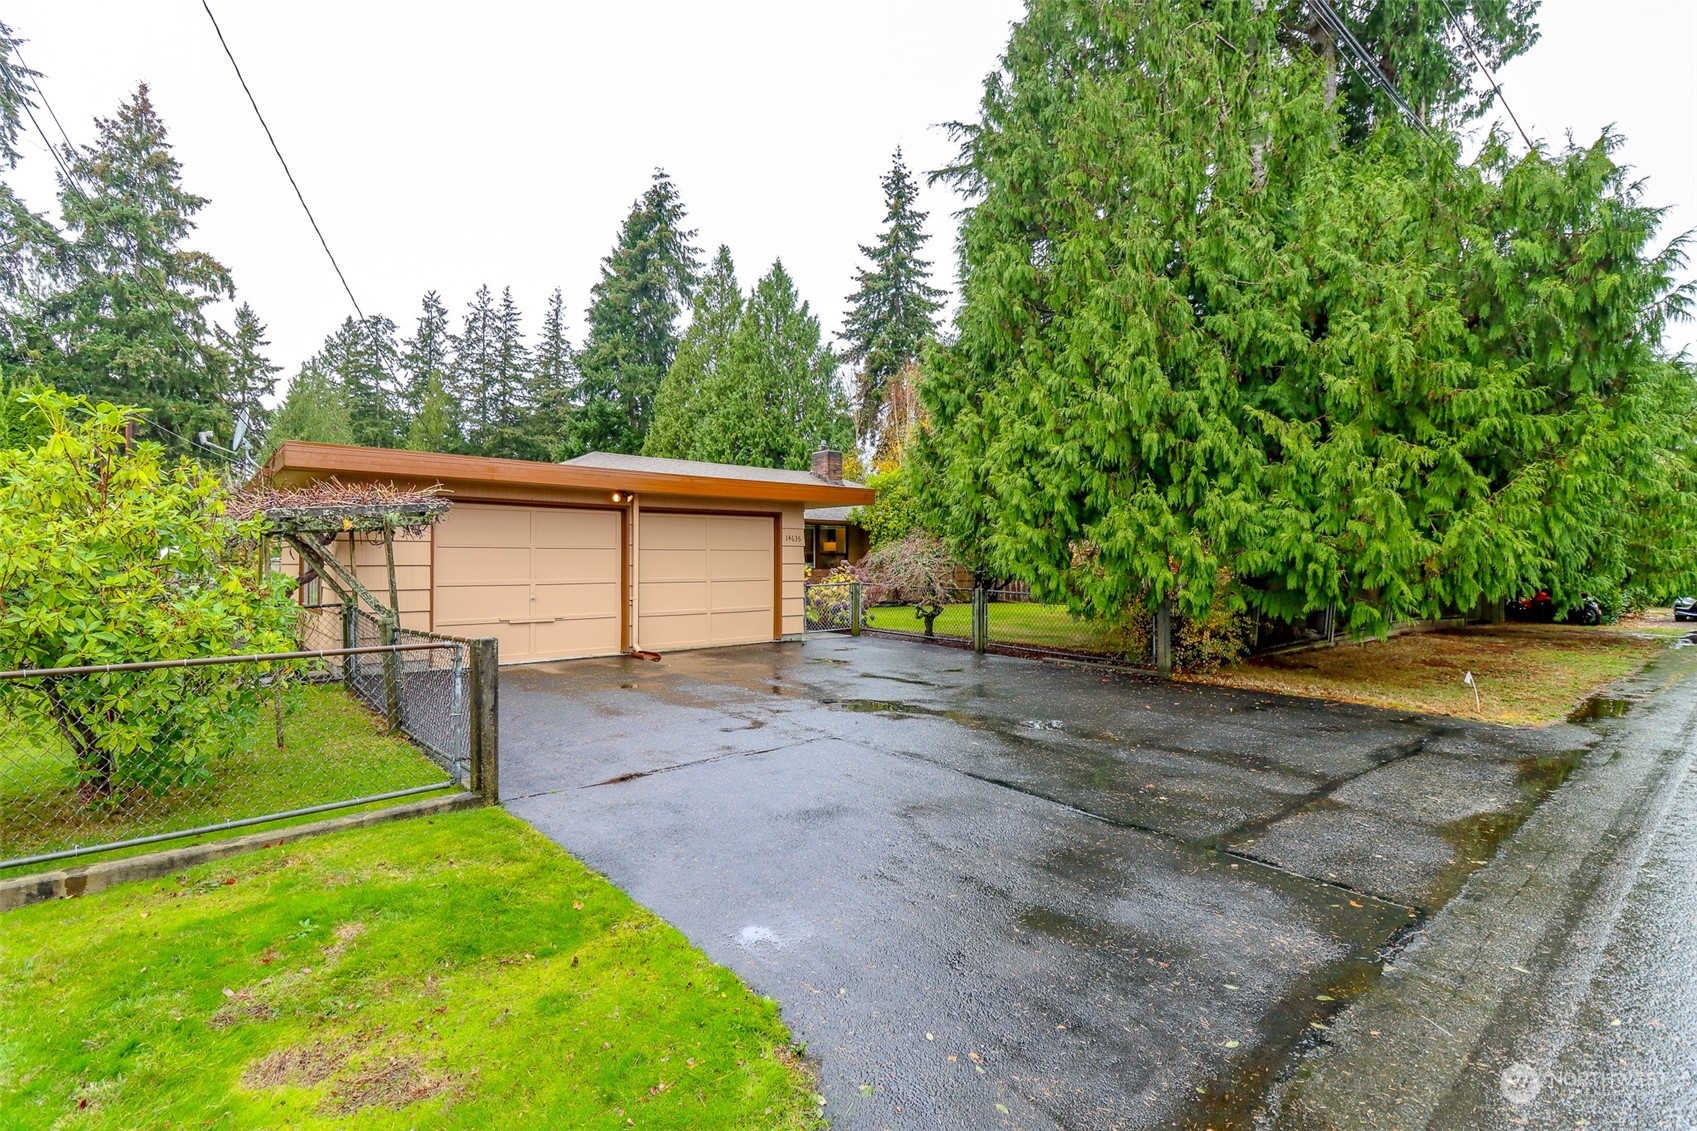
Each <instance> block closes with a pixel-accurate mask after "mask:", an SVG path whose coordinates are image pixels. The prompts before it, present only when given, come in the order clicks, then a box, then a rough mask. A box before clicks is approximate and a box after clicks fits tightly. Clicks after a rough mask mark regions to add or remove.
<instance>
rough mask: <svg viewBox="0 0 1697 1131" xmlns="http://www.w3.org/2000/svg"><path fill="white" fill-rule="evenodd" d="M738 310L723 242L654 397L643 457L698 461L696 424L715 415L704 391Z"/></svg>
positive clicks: (723, 352)
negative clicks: (687, 326) (652, 419)
mask: <svg viewBox="0 0 1697 1131" xmlns="http://www.w3.org/2000/svg"><path fill="white" fill-rule="evenodd" d="M742 306H743V302H742V289H741V287H740V286H739V284H738V283H737V271H736V265H735V264H734V263H733V262H731V249H730V248H728V247H726V246H724V245H723V244H721V245H719V251H718V254H716V255H715V256H714V257H713V262H712V264H711V265H709V267H708V268H707V275H706V276H705V277H704V278H703V279H702V281H701V286H700V288H699V289H698V290H697V291H696V294H695V305H694V310H693V313H692V316H691V319H690V323H689V329H688V330H686V331H685V332H684V336H683V340H682V341H681V342H679V343H678V351H677V355H676V356H675V357H674V358H673V359H672V367H671V368H670V369H668V370H667V371H666V379H665V380H664V381H662V382H660V391H659V392H658V393H657V394H655V397H654V426H653V427H652V428H651V429H649V432H648V438H647V440H645V441H644V442H643V446H642V452H643V454H644V455H650V456H665V457H669V458H672V459H695V458H698V457H697V456H696V454H695V452H696V445H697V443H698V440H699V432H700V429H699V425H700V423H701V421H702V420H703V418H705V417H706V416H708V415H710V414H711V413H712V411H713V406H712V405H711V404H709V403H708V402H707V401H706V399H705V398H704V397H703V395H702V391H703V390H704V389H707V388H709V387H710V386H711V385H712V383H713V381H714V379H715V378H716V377H717V376H718V374H719V371H720V367H721V366H722V365H723V364H724V362H725V358H726V355H727V354H728V353H729V352H730V345H731V338H732V337H733V336H734V335H735V334H736V330H737V323H738V322H739V321H740V320H741V319H742Z"/></svg>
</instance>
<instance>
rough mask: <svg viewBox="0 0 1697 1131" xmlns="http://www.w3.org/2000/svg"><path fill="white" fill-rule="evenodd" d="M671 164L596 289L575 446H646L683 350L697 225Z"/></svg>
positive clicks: (581, 359) (581, 365)
mask: <svg viewBox="0 0 1697 1131" xmlns="http://www.w3.org/2000/svg"><path fill="white" fill-rule="evenodd" d="M684 218H685V213H684V206H683V201H682V200H681V199H680V198H679V196H678V191H677V188H676V187H675V186H674V185H673V184H672V181H671V178H669V177H667V176H666V174H665V172H664V171H663V170H656V171H655V173H654V179H653V182H652V183H651V184H650V185H649V187H648V190H647V191H646V192H644V193H643V194H642V196H641V197H640V198H639V199H638V200H637V201H636V203H635V204H634V205H633V206H632V208H631V211H630V215H629V216H627V217H626V218H625V222H624V225H623V227H621V229H620V231H619V239H618V242H617V244H615V245H614V247H613V250H612V252H611V253H609V254H608V256H607V257H606V258H605V259H603V260H602V261H601V278H600V281H598V282H597V283H596V284H595V286H594V287H593V288H592V289H591V291H590V305H589V310H588V314H587V324H588V329H587V333H586V336H585V338H584V343H583V350H582V352H581V353H579V355H578V361H577V364H578V371H579V373H580V375H581V383H580V385H579V390H580V393H579V404H578V409H577V412H576V413H575V414H574V417H573V421H572V433H571V437H570V442H569V444H568V449H569V451H570V453H571V454H578V453H581V452H587V451H596V450H600V451H610V452H639V451H641V450H642V444H643V441H644V439H645V438H646V437H647V435H648V428H649V425H650V423H651V419H652V412H653V402H654V395H655V393H656V392H657V391H658V390H659V388H660V382H661V380H662V379H663V378H664V377H665V375H666V371H667V370H668V369H670V368H671V365H672V355H673V353H674V352H675V351H676V349H677V320H678V315H679V314H680V313H681V312H682V310H683V304H684V303H685V302H687V301H689V299H690V296H691V295H692V294H693V293H694V289H695V278H696V271H697V270H698V267H699V261H698V252H697V251H696V249H695V247H694V246H693V245H692V244H691V242H690V241H691V240H693V239H694V238H695V232H694V231H691V230H688V229H686V228H685V227H684Z"/></svg>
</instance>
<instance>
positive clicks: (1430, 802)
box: [501, 637, 1595, 1129]
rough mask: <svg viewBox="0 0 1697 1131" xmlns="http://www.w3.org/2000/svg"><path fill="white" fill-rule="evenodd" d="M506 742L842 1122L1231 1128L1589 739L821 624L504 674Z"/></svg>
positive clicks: (561, 814) (545, 822) (576, 833)
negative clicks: (813, 1071) (764, 1013)
mask: <svg viewBox="0 0 1697 1131" xmlns="http://www.w3.org/2000/svg"><path fill="white" fill-rule="evenodd" d="M501 737H502V795H503V800H504V801H505V802H506V804H507V806H508V808H509V809H510V810H511V811H512V812H514V813H516V814H518V815H519V816H521V817H524V818H525V819H527V820H529V821H530V822H532V823H533V824H535V825H536V826H537V827H538V828H540V829H541V830H542V831H544V832H545V833H547V834H548V835H549V836H551V837H552V838H554V839H555V840H556V841H558V842H559V843H560V844H562V845H564V846H565V847H566V848H568V849H569V850H571V851H572V852H573V853H575V854H576V855H577V856H579V857H580V858H581V859H583V860H584V861H586V862H587V863H589V864H590V865H591V866H593V867H595V868H597V869H599V870H601V871H602V872H604V873H606V874H607V875H608V876H609V877H610V878H611V879H612V880H613V881H614V882H615V883H617V884H618V885H619V886H620V887H622V888H624V889H625V890H626V891H628V892H629V893H630V894H631V895H632V896H633V897H634V898H636V899H637V900H638V901H640V902H641V903H643V904H645V905H647V906H648V907H650V908H652V909H653V910H654V911H656V912H657V913H658V914H660V915H661V916H662V917H664V918H665V919H667V920H668V921H669V922H671V923H673V924H675V925H676V926H677V927H679V928H680V929H681V930H683V931H684V933H685V934H687V935H688V936H689V937H690V938H691V940H692V941H694V942H695V943H697V944H698V945H700V946H701V947H702V948H703V949H704V950H705V951H706V952H707V953H708V955H709V956H710V957H712V958H713V959H715V960H716V961H719V962H722V963H724V964H725V965H728V966H730V967H731V968H733V969H734V970H736V971H737V973H738V974H740V975H741V976H742V977H743V978H744V979H745V980H747V981H748V982H749V983H750V984H751V985H753V986H754V987H755V988H756V989H757V990H759V991H760V992H762V993H764V994H767V995H770V996H772V997H774V998H776V999H777V1000H778V1001H779V1002H780V1004H781V1005H782V1008H783V1013H784V1017H785V1020H786V1021H787V1023H788V1024H789V1026H790V1028H791V1031H792V1032H793V1033H794V1034H795V1036H796V1037H797V1039H798V1040H801V1041H803V1042H805V1043H806V1044H807V1047H808V1051H809V1054H810V1055H811V1056H812V1057H814V1058H816V1059H817V1061H818V1064H819V1068H820V1073H821V1078H822V1091H823V1094H824V1096H825V1097H826V1099H827V1101H828V1102H827V1107H826V1113H827V1114H828V1115H829V1116H830V1117H831V1119H832V1123H833V1126H834V1127H836V1128H839V1129H843V1128H882V1127H904V1128H905V1127H911V1128H948V1127H960V1128H976V1127H989V1126H1009V1127H1030V1128H1049V1127H1067V1128H1086V1127H1088V1128H1141V1127H1197V1128H1201V1127H1217V1128H1225V1127H1231V1126H1248V1125H1249V1124H1250V1119H1251V1113H1252V1112H1253V1111H1255V1110H1256V1109H1257V1108H1259V1107H1260V1106H1261V1105H1262V1103H1263V1102H1264V1100H1265V1097H1266V1092H1267V1089H1268V1087H1269V1085H1270V1083H1271V1082H1272V1080H1273V1078H1274V1076H1275V1074H1276V1073H1278V1072H1279V1071H1280V1070H1281V1069H1282V1068H1283V1067H1284V1066H1285V1065H1287V1064H1288V1063H1289V1061H1290V1059H1291V1057H1292V1056H1293V1054H1295V1053H1296V1052H1298V1051H1300V1050H1301V1049H1303V1048H1305V1047H1307V1046H1309V1045H1312V1044H1314V1043H1315V1042H1317V1041H1322V1040H1324V1039H1325V1038H1326V1037H1327V1035H1328V1033H1329V1028H1328V1026H1329V1025H1330V1023H1331V1019H1332V1017H1333V1015H1334V1014H1335V1013H1337V1011H1338V1010H1340V1009H1341V1008H1343V1007H1344V1006H1345V1005H1347V1004H1348V1003H1349V1002H1350V1001H1351V1000H1353V999H1354V998H1356V997H1357V996H1359V995H1361V994H1362V993H1363V992H1365V991H1368V990H1369V989H1370V987H1372V985H1373V984H1374V982H1375V981H1376V980H1377V978H1378V970H1379V966H1380V962H1381V956H1382V954H1383V952H1384V951H1385V949H1386V948H1387V947H1394V946H1395V945H1397V944H1399V943H1400V942H1401V940H1402V939H1403V938H1405V937H1406V936H1407V934H1408V933H1409V931H1410V930H1411V928H1413V927H1415V926H1417V925H1418V924H1420V923H1421V922H1422V921H1423V920H1424V918H1425V916H1426V915H1427V914H1428V913H1430V912H1432V911H1434V910H1436V909H1437V908H1439V907H1440V906H1442V905H1443V903H1444V902H1445V901H1446V900H1447V899H1449V897H1450V896H1451V895H1453V894H1454V893H1455V892H1456V891H1457V890H1458V889H1459V888H1461V886H1462V885H1463V883H1465V882H1467V879H1468V877H1469V875H1470V874H1472V873H1473V872H1475V871H1476V870H1478V869H1479V868H1480V866H1481V865H1482V864H1483V863H1484V862H1485V861H1486V860H1488V859H1490V856H1491V853H1492V852H1493V851H1494V849H1495V845H1496V843H1497V841H1498V840H1499V839H1500V838H1501V837H1503V836H1504V835H1506V834H1507V833H1509V832H1510V831H1512V829H1513V828H1514V826H1515V825H1516V824H1517V823H1519V822H1520V821H1521V820H1522V819H1524V818H1525V817H1526V815H1527V814H1528V813H1530V812H1531V811H1532V809H1533V807H1534V806H1535V804H1536V802H1537V800H1538V799H1539V798H1540V797H1541V796H1542V795H1543V793H1544V792H1545V791H1547V790H1548V789H1550V788H1551V787H1553V786H1554V785H1556V784H1557V783H1558V782H1559V781H1560V780H1561V778H1562V776H1563V775H1564V774H1565V773H1566V772H1567V770H1568V769H1569V768H1570V767H1571V766H1573V765H1574V764H1575V763H1576V762H1577V761H1578V759H1579V757H1580V754H1581V753H1582V751H1583V750H1584V748H1585V747H1586V746H1587V745H1588V744H1589V743H1591V742H1592V741H1594V740H1595V733H1594V732H1593V731H1591V730H1589V729H1586V728H1580V727H1574V726H1557V727H1551V728H1545V729H1542V730H1536V731H1528V730H1511V729H1508V728H1502V727H1493V726H1488V725H1484V724H1475V723H1468V722H1463V721H1457V720H1437V719H1431V718H1426V717H1421V716H1412V715H1405V714H1397V713H1392V712H1385V711H1379V710H1374V709H1372V708H1365V707H1356V706H1348V705H1337V704H1325V703H1319V702H1315V701H1309V700H1298V699H1286V698H1281V697H1276V696H1269V695H1264V694H1257V693H1252V692H1240V691H1232V690H1227V689H1221V688H1211V687H1201V686H1194V685H1184V684H1167V683H1160V682H1156V681H1152V680H1147V679H1144V678H1140V677H1137V676H1133V675H1126V674H1120V673H1112V672H1104V671H1102V670H1098V669H1091V668H1078V667H1061V666H1055V665H1046V664H1042V663H1038V662H1033V661H1027V660H1017V659H1011V658H1006V657H995V656H988V657H979V656H974V655H972V654H970V653H966V652H961V651H956V650H952V649H944V648H937V647H930V646H926V645H921V644H916V643H909V642H902V641H887V640H873V639H868V638H862V639H859V640H850V639H847V638H841V637H825V638H816V639H813V640H810V641H808V642H807V643H805V644H801V643H789V644H774V645H758V646H751V647H747V648H737V649H722V650H718V651H714V652H699V653H679V654H675V655H671V656H668V657H666V659H665V660H664V661H663V662H662V663H659V664H651V663H647V662H645V661H640V660H630V659H607V660H591V661H577V662H573V663H569V664H549V665H538V666H530V667H523V668H509V669H505V670H504V671H503V672H502V681H501Z"/></svg>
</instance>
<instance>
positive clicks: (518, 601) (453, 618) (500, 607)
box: [436, 584, 530, 628]
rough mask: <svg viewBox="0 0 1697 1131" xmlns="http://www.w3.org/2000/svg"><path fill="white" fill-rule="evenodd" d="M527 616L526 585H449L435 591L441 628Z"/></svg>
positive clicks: (528, 593)
mask: <svg viewBox="0 0 1697 1131" xmlns="http://www.w3.org/2000/svg"><path fill="white" fill-rule="evenodd" d="M528 616H530V586H529V585H511V584H508V585H451V586H446V587H439V588H438V589H437V590H436V623H437V624H438V625H440V626H442V627H443V628H448V627H451V626H453V625H466V624H486V623H493V622H495V621H501V620H515V619H518V620H522V619H524V618H526V617H528Z"/></svg>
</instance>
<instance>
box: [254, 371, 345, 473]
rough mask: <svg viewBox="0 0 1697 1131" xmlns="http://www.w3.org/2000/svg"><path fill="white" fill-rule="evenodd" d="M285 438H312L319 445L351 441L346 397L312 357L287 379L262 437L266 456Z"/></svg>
mask: <svg viewBox="0 0 1697 1131" xmlns="http://www.w3.org/2000/svg"><path fill="white" fill-rule="evenodd" d="M285 440H311V441H313V442H314V443H319V444H351V443H353V442H354V427H353V421H352V420H351V418H350V414H349V412H348V400H347V397H346V395H345V394H344V393H343V390H342V384H341V382H340V381H338V380H337V379H336V375H335V374H334V373H331V372H329V371H327V370H326V369H324V368H323V366H322V365H321V364H320V360H319V358H317V357H314V358H313V359H312V360H310V361H308V362H307V363H306V364H305V365H302V366H301V367H300V371H299V372H298V373H296V374H295V379H294V380H293V381H290V382H289V391H288V393H286V394H285V395H284V397H283V403H282V404H281V405H280V406H278V408H277V415H276V417H275V418H274V419H273V420H272V421H271V428H270V430H269V431H268V432H267V433H266V437H265V443H266V447H265V458H266V459H269V458H270V457H271V455H272V453H274V452H275V451H276V450H277V448H278V447H280V446H281V445H282V443H283V441H285Z"/></svg>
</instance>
